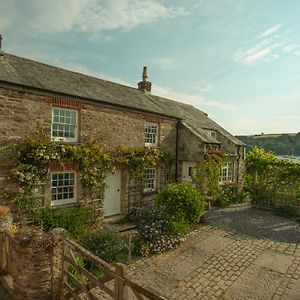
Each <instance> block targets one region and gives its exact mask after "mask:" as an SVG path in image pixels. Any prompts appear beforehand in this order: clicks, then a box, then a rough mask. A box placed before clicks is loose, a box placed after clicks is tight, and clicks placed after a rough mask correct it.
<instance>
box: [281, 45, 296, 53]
mask: <svg viewBox="0 0 300 300" xmlns="http://www.w3.org/2000/svg"><path fill="white" fill-rule="evenodd" d="M299 48H300V46H299V45H297V44H290V45H287V46H285V47H283V48H282V51H283V52H285V53H289V52H292V51H294V50H296V49H299Z"/></svg>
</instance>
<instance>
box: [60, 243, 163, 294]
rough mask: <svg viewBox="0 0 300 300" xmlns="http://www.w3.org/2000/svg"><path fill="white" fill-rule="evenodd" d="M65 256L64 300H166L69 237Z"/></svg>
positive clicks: (62, 289) (120, 268) (62, 285)
mask: <svg viewBox="0 0 300 300" xmlns="http://www.w3.org/2000/svg"><path fill="white" fill-rule="evenodd" d="M62 255H63V266H62V277H63V278H62V282H61V299H76V300H77V299H89V300H96V299H115V300H123V299H138V300H143V299H153V300H164V299H165V298H163V297H161V296H158V295H157V294H155V293H153V292H151V291H150V290H148V289H145V288H144V287H142V286H140V285H138V284H136V283H134V282H133V281H131V280H130V279H128V278H127V277H126V276H125V274H124V268H123V267H122V266H121V265H117V266H116V267H112V266H111V265H109V264H108V263H106V262H105V261H103V260H102V259H100V258H99V257H97V256H95V255H93V254H92V253H90V252H89V251H87V250H86V249H85V248H83V247H82V246H80V245H78V244H76V243H75V242H73V241H72V240H70V239H68V238H65V239H63V254H62ZM87 266H88V269H89V270H88V269H87Z"/></svg>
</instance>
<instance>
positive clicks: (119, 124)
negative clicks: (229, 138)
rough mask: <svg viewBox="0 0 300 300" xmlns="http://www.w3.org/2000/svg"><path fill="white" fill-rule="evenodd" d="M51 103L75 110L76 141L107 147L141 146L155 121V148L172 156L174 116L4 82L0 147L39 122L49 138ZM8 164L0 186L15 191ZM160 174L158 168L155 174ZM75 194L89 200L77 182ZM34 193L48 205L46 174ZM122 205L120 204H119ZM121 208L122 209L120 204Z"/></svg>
mask: <svg viewBox="0 0 300 300" xmlns="http://www.w3.org/2000/svg"><path fill="white" fill-rule="evenodd" d="M149 101H150V100H149ZM52 106H62V107H71V108H72V109H76V110H77V111H78V126H79V139H78V140H79V142H83V141H85V140H86V139H88V138H89V139H92V140H96V141H98V142H99V143H101V144H102V145H103V146H104V147H106V148H107V149H110V150H112V149H115V148H116V147H118V146H123V147H143V146H144V145H145V140H144V126H145V121H153V122H158V123H159V134H158V135H159V139H158V140H159V143H158V147H159V148H161V149H162V150H163V151H167V152H169V153H171V155H172V156H173V157H174V158H175V155H176V142H175V141H176V123H177V121H176V120H174V119H169V118H162V117H158V116H155V115H151V114H150V115H149V114H146V113H144V112H137V111H132V110H129V109H124V108H115V107H110V106H108V105H104V104H101V103H100V102H99V103H97V102H95V101H88V100H82V99H75V98H72V97H69V98H66V97H63V96H62V95H58V94H54V93H50V92H49V93H48V92H42V91H36V90H31V89H28V88H20V87H18V88H16V87H13V88H12V87H11V86H9V85H4V84H1V86H0V136H1V141H0V149H1V148H3V147H5V146H7V145H9V144H13V143H14V142H16V141H19V140H20V139H21V138H23V137H24V136H25V135H30V134H32V133H34V132H35V131H36V129H37V124H40V125H42V127H43V128H44V130H45V133H46V134H47V135H49V139H50V137H51V111H52ZM0 158H1V157H0ZM10 163H11V160H9V162H6V163H5V164H3V165H2V166H1V168H0V188H2V187H5V188H6V189H9V190H10V191H11V192H15V191H17V189H18V187H17V186H15V185H12V184H11V182H9V181H8V180H7V175H8V172H9V169H10V168H11V165H10ZM171 172H172V174H171V176H170V177H171V178H174V176H175V175H174V174H175V168H174V167H173V168H172V170H171ZM160 173H161V172H160V171H159V172H158V174H160ZM124 180H125V178H124ZM125 181H126V180H125ZM158 181H159V182H160V181H161V179H160V178H159V179H158ZM78 194H79V195H80V196H79V198H80V202H90V201H89V199H86V198H85V196H87V195H89V193H88V191H85V190H84V189H82V187H81V186H80V184H78ZM37 196H38V197H39V198H40V200H41V202H42V203H43V204H45V205H46V206H49V205H50V196H51V193H50V177H49V178H47V180H46V182H45V185H43V186H41V188H40V192H39V195H37ZM43 196H44V197H43ZM124 197H125V196H124ZM126 197H128V195H126ZM140 197H143V194H140ZM0 201H1V199H0ZM98 202H99V201H98ZM92 205H94V203H93V204H92ZM124 205H125V204H124V203H123V207H124ZM125 210H126V208H125V207H124V211H125Z"/></svg>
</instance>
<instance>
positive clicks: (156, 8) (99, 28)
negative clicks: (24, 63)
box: [0, 0, 190, 34]
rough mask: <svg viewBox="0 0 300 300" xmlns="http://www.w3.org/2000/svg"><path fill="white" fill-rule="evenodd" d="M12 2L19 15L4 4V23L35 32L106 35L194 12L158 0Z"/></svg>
mask: <svg viewBox="0 0 300 300" xmlns="http://www.w3.org/2000/svg"><path fill="white" fill-rule="evenodd" d="M7 2H8V1H7ZM12 3H13V4H12V5H13V7H14V10H15V11H17V12H18V14H19V18H12V17H8V16H10V14H9V13H7V12H10V11H13V9H11V7H9V8H8V7H7V8H6V7H4V9H3V8H2V7H1V11H0V20H1V21H0V24H1V23H5V24H6V25H5V26H8V25H9V24H11V23H14V25H16V23H17V22H22V24H23V27H27V28H26V29H28V27H29V28H30V30H32V33H49V34H54V33H63V32H70V31H73V32H84V33H90V34H96V33H102V34H103V32H105V31H112V30H131V29H133V28H134V27H137V26H139V25H141V24H147V23H152V22H156V21H158V20H162V19H169V18H175V17H177V16H186V15H189V14H190V12H189V11H188V10H187V9H185V8H183V7H176V6H170V5H169V6H167V5H164V4H162V3H160V1H158V0H145V1H140V0H51V1H50V0H45V1H40V0H27V1H26V3H22V2H21V4H17V3H15V2H14V1H12ZM12 5H11V6H12ZM1 6H2V4H1ZM25 17H26V21H25V22H24V18H25ZM7 18H8V19H7ZM6 19H7V20H6Z"/></svg>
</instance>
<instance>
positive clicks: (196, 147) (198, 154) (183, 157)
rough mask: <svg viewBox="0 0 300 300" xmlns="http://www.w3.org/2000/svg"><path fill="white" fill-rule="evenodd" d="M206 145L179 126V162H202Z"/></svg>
mask: <svg viewBox="0 0 300 300" xmlns="http://www.w3.org/2000/svg"><path fill="white" fill-rule="evenodd" d="M204 149H205V144H204V143H203V142H201V141H200V139H199V138H198V137H197V136H196V135H195V134H193V133H192V132H191V131H190V130H188V129H187V128H186V127H185V126H183V125H182V124H180V125H179V147H178V160H179V161H200V160H202V159H203V157H204Z"/></svg>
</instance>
